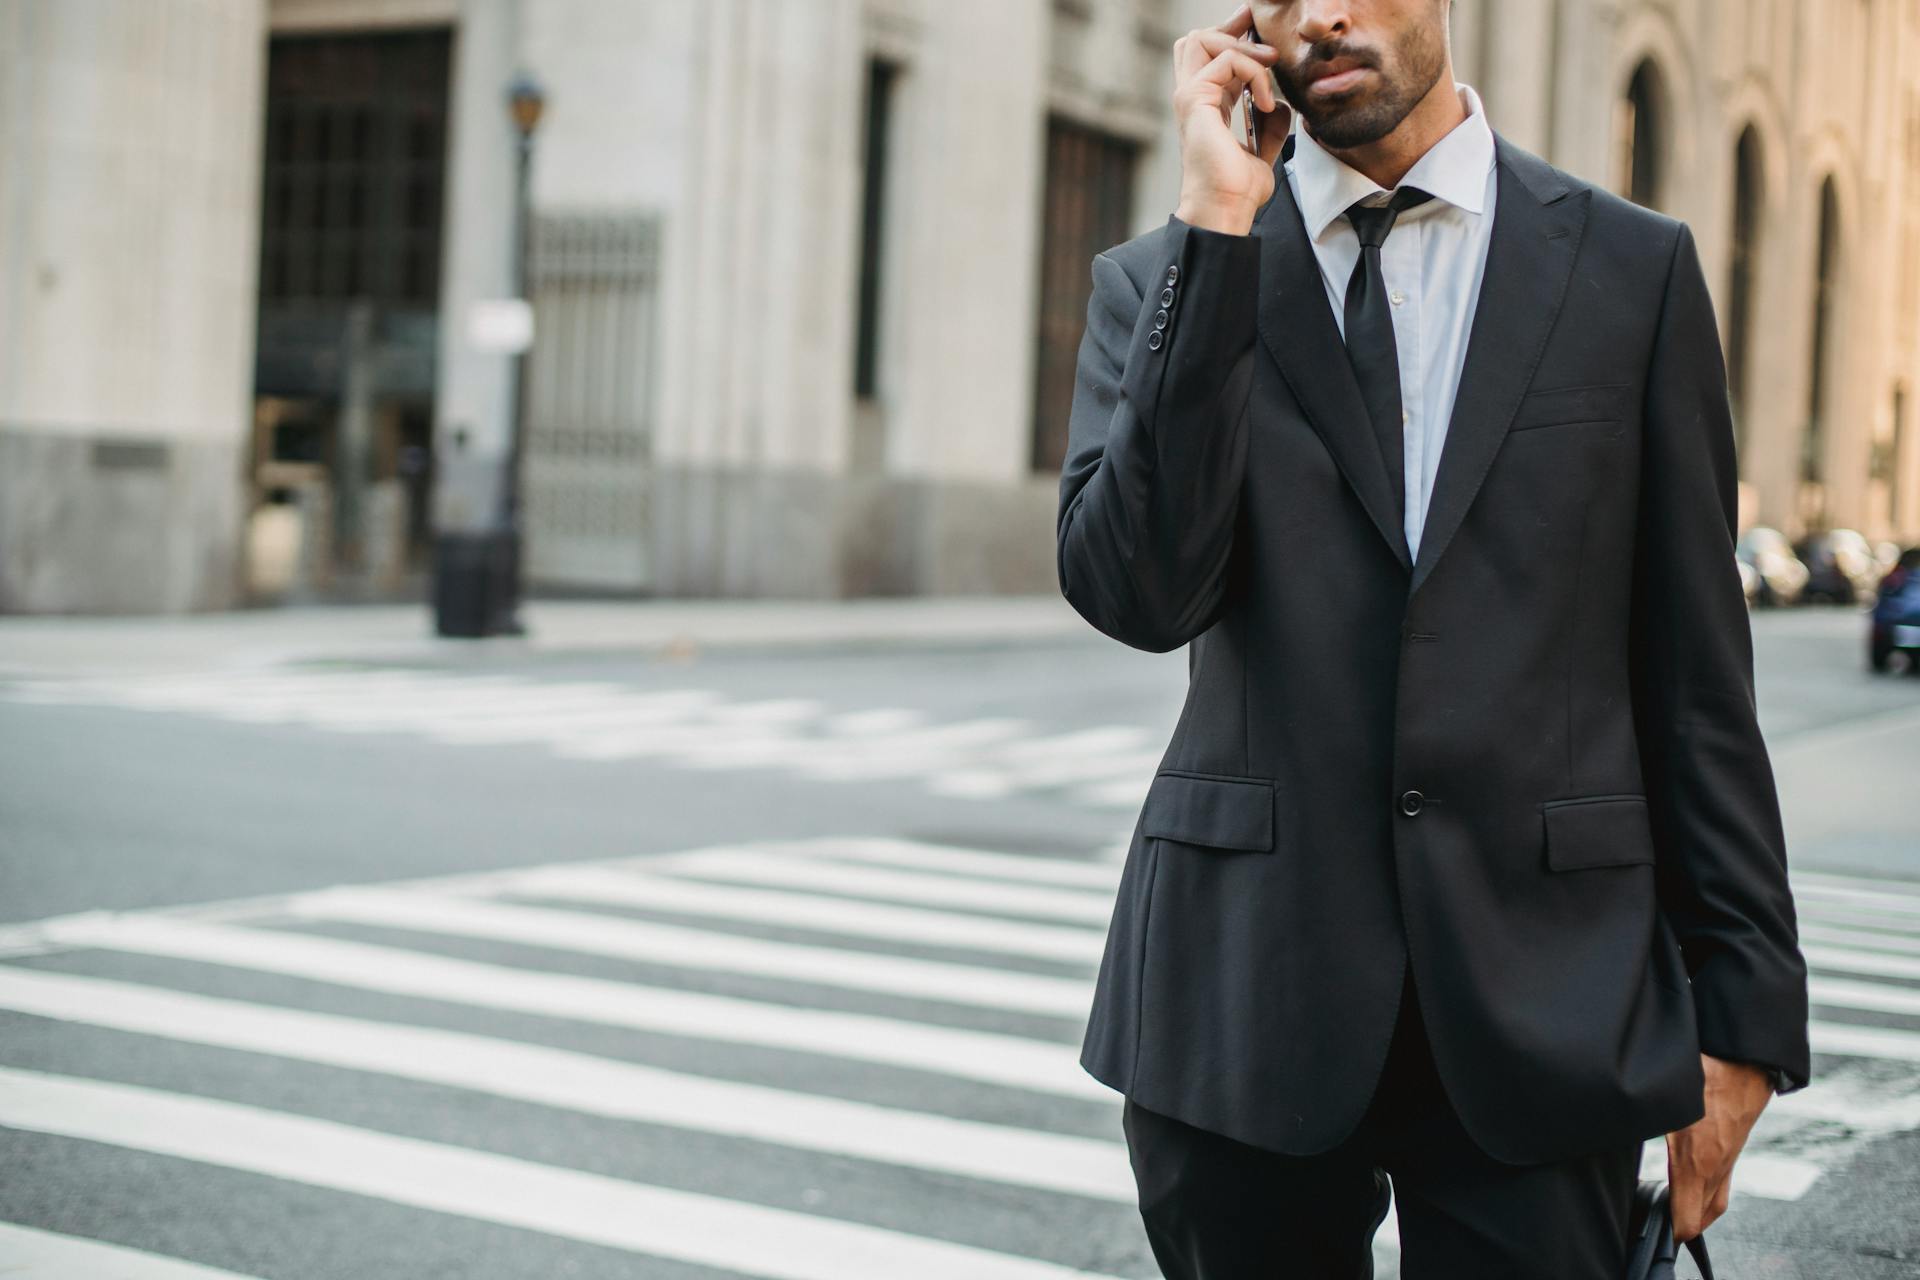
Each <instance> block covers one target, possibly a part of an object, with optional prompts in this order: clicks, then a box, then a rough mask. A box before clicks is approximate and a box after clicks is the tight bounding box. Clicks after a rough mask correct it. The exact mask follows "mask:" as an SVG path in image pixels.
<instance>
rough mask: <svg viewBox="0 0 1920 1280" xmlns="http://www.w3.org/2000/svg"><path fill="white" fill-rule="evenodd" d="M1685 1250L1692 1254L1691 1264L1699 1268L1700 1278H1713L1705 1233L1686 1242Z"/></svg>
mask: <svg viewBox="0 0 1920 1280" xmlns="http://www.w3.org/2000/svg"><path fill="white" fill-rule="evenodd" d="M1686 1245H1687V1252H1688V1253H1690V1254H1692V1255H1693V1265H1695V1266H1696V1267H1699V1268H1700V1280H1713V1259H1711V1258H1709V1257H1708V1256H1707V1233H1706V1232H1704V1231H1702V1232H1701V1233H1700V1234H1699V1235H1697V1236H1695V1237H1694V1238H1693V1239H1691V1240H1689V1241H1687V1242H1686Z"/></svg>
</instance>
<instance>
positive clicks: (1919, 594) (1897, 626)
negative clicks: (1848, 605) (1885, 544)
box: [1867, 547, 1920, 675]
mask: <svg viewBox="0 0 1920 1280" xmlns="http://www.w3.org/2000/svg"><path fill="white" fill-rule="evenodd" d="M1896 652H1898V653H1904V654H1905V655H1906V658H1907V674H1909V675H1920V547H1908V548H1907V549H1906V551H1904V552H1902V553H1901V556H1900V560H1899V563H1897V564H1895V565H1894V567H1893V569H1892V570H1891V571H1890V572H1889V573H1888V574H1887V576H1886V577H1884V578H1882V579H1881V580H1880V592H1879V598H1878V599H1877V600H1875V601H1874V605H1873V629H1872V631H1871V633H1870V634H1869V636H1868V638H1867V663H1868V665H1869V666H1871V667H1872V668H1873V669H1874V670H1875V671H1885V670H1886V669H1887V667H1888V666H1889V665H1891V664H1892V661H1893V655H1894V654H1895V653H1896Z"/></svg>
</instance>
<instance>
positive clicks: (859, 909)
mask: <svg viewBox="0 0 1920 1280" xmlns="http://www.w3.org/2000/svg"><path fill="white" fill-rule="evenodd" d="M510 883H511V886H512V889H513V891H514V892H516V893H521V894H526V895H530V896H535V897H543V898H559V899H564V900H568V901H580V902H591V903H598V904H600V905H603V906H628V907H638V908H642V909H645V910H654V911H669V912H675V913H680V914H685V915H697V916H713V917H719V918H722V919H728V920H746V921H752V922H754V923H756V924H773V925H787V926H792V927H795V928H801V929H812V930H817V931H822V932H826V933H837V934H841V935H843V936H846V937H858V938H882V939H886V940H888V941H891V942H904V943H909V944H920V945H925V946H947V947H959V948H964V949H967V950H973V951H989V952H1001V953H1004V954H1007V955H1019V956H1031V957H1034V958H1036V959H1043V960H1068V961H1075V962H1078V963H1083V964H1092V963H1098V962H1099V959H1100V953H1101V951H1102V949H1103V948H1104V946H1105V930H1104V929H1081V928H1071V927H1068V926H1065V925H1056V924H1032V923H1026V922H1022V921H1014V920H997V919H993V918H990V917H987V916H967V915H958V914H954V913H951V912H944V911H931V910H927V909H925V908H921V907H897V906H891V905H887V904H882V903H875V902H851V901H848V900H846V899H844V898H831V897H825V896H819V895H814V894H805V893H793V892H789V891H786V890H774V889H742V888H738V887H735V886H729V885H706V884H694V883H692V882H689V881H681V880H673V879H669V878H668V877H665V876H651V875H647V874H645V873H642V872H638V871H619V870H599V869H595V868H588V867H560V868H554V869H543V868H533V869H530V870H527V871H524V872H518V873H514V874H513V876H512V877H511V882H510Z"/></svg>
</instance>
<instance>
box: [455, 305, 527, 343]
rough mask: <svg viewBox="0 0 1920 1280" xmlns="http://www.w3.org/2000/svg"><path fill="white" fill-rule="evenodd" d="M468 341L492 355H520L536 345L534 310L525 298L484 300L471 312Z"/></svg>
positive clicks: (468, 314) (468, 319)
mask: <svg viewBox="0 0 1920 1280" xmlns="http://www.w3.org/2000/svg"><path fill="white" fill-rule="evenodd" d="M467 341H468V342H470V343H472V344H473V347H474V349H475V350H477V351H484V352H486V353H488V354H489V355H503V356H517V355H519V354H520V353H521V352H523V351H525V350H526V349H527V348H528V347H530V346H532V345H533V307H532V306H530V305H529V304H528V302H527V300H526V299H525V298H482V299H481V300H480V301H478V302H475V303H474V304H473V305H472V306H471V307H469V308H468V310H467Z"/></svg>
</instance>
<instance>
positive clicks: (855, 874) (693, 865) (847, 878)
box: [651, 850, 1113, 928]
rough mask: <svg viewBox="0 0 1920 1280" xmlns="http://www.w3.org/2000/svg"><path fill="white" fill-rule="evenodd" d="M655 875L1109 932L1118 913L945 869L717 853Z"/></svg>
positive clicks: (1070, 896)
mask: <svg viewBox="0 0 1920 1280" xmlns="http://www.w3.org/2000/svg"><path fill="white" fill-rule="evenodd" d="M651 869H653V870H656V871H662V872H673V873H684V874H687V875H693V876H698V877H700V878H701V879H704V880H726V881H731V882H733V883H738V884H753V885H766V886H770V887H773V888H782V889H798V890H801V891H803V892H808V893H826V894H845V895H847V896H849V897H856V898H883V899H889V900H892V901H896V902H914V903H931V904H934V905H938V906H942V907H970V908H974V909H977V910H981V911H994V912H1000V913H1002V914H1005V915H1012V916H1035V917H1042V918H1046V919H1050V920H1064V921H1067V922H1069V923H1073V924H1087V925H1099V926H1101V927H1102V928H1104V927H1105V926H1106V924H1107V921H1108V919H1109V917H1111V916H1112V914H1113V895H1112V894H1111V893H1097V892H1082V891H1080V890H1077V889H1055V888H1043V887H1040V886H1035V885H1007V884H993V883H991V882H988V881H981V880H977V879H972V878H969V877H965V876H956V875H950V874H947V873H945V872H940V871H917V870H916V871H905V870H892V869H888V868H882V867H850V866H841V865H836V864H834V863H831V862H825V861H818V860H816V861H811V862H802V861H800V860H798V859H795V858H788V857H782V856H781V855H779V854H776V853H754V852H751V851H749V850H724V851H717V852H712V853H688V854H667V855H665V856H663V857H661V858H657V859H655V860H654V861H653V863H652V864H651Z"/></svg>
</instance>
